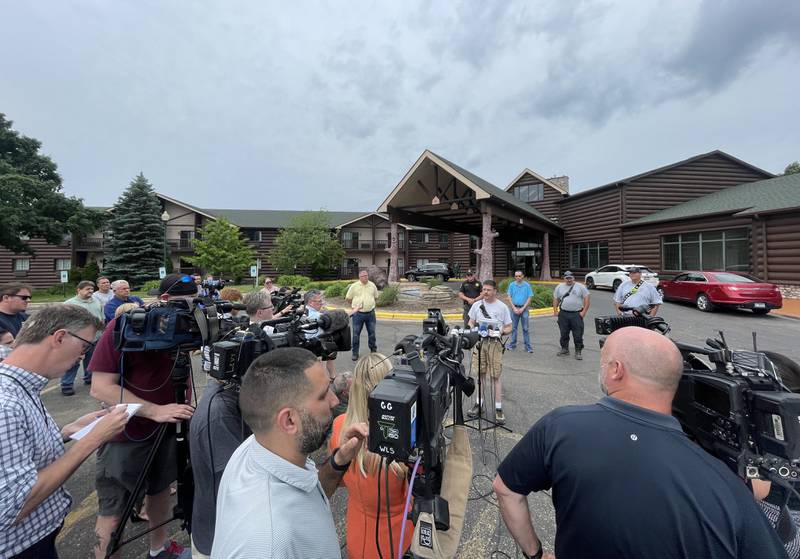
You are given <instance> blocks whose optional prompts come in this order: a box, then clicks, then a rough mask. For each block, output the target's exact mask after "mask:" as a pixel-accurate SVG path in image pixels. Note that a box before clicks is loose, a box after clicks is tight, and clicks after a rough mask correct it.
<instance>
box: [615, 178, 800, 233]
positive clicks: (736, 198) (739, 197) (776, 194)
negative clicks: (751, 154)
mask: <svg viewBox="0 0 800 559" xmlns="http://www.w3.org/2000/svg"><path fill="white" fill-rule="evenodd" d="M798 207H800V173H798V174H794V175H784V176H780V177H775V178H772V179H766V180H761V181H756V182H748V183H745V184H739V185H736V186H731V187H728V188H723V189H722V190H718V191H717V192H713V193H711V194H707V195H706V196H703V197H701V198H695V199H694V200H689V201H688V202H684V203H683V204H678V205H677V206H672V207H671V208H667V209H665V210H661V211H660V212H656V213H654V214H650V215H648V216H645V217H642V218H639V219H637V220H635V221H630V222H628V223H626V224H624V225H623V227H630V226H633V225H644V224H646V223H655V222H659V221H673V220H676V219H688V218H692V217H700V216H703V215H707V214H721V213H730V214H734V215H737V216H745V215H753V214H757V213H770V212H776V211H782V210H786V209H790V208H798Z"/></svg>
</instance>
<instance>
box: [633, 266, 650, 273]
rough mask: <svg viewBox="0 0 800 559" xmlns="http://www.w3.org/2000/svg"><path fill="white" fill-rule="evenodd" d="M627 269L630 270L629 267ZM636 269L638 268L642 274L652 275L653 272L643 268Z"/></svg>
mask: <svg viewBox="0 0 800 559" xmlns="http://www.w3.org/2000/svg"><path fill="white" fill-rule="evenodd" d="M628 268H630V266H628ZM637 268H639V270H641V271H642V273H643V274H652V273H653V270H651V269H650V268H647V267H645V266H637ZM626 271H627V270H626Z"/></svg>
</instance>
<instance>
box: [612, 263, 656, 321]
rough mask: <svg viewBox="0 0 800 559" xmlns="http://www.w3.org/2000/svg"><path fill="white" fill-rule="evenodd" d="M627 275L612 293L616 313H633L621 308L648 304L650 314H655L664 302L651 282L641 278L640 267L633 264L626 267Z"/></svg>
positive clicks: (632, 307)
mask: <svg viewBox="0 0 800 559" xmlns="http://www.w3.org/2000/svg"><path fill="white" fill-rule="evenodd" d="M628 276H629V277H630V279H629V280H627V281H624V282H622V283H621V284H620V286H619V287H618V288H617V292H616V293H615V294H614V307H615V308H616V309H617V314H633V311H630V310H622V308H623V307H625V308H628V309H637V308H639V307H641V306H642V305H650V316H656V313H658V307H659V306H661V303H663V302H664V301H663V300H662V299H661V294H660V293H659V292H658V290H657V289H656V288H655V287H653V284H651V283H647V282H646V281H644V280H643V279H642V270H641V269H640V268H637V267H635V266H634V267H633V268H628Z"/></svg>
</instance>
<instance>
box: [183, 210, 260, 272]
mask: <svg viewBox="0 0 800 559" xmlns="http://www.w3.org/2000/svg"><path fill="white" fill-rule="evenodd" d="M192 247H193V249H194V254H195V256H191V257H189V258H186V260H188V261H189V262H191V263H192V264H194V265H195V266H199V267H200V268H203V269H204V270H205V271H207V272H211V273H213V274H221V275H223V276H233V277H236V276H238V275H240V274H241V273H242V272H243V271H244V270H246V269H247V268H248V267H249V266H251V265H253V264H254V263H255V261H256V253H255V251H254V250H253V249H252V248H251V247H250V245H248V244H247V240H246V239H245V238H244V237H242V235H241V232H240V231H239V228H238V227H236V226H235V225H233V224H232V223H231V222H230V221H228V220H227V219H225V218H219V219H217V220H216V221H209V222H208V223H207V224H206V225H205V227H203V228H202V229H201V230H200V237H199V238H197V239H195V240H194V244H193V245H192Z"/></svg>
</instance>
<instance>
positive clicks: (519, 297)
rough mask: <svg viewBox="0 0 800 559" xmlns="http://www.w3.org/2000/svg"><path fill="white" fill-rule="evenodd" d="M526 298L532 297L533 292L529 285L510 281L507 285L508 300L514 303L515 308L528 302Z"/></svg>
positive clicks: (525, 282)
mask: <svg viewBox="0 0 800 559" xmlns="http://www.w3.org/2000/svg"><path fill="white" fill-rule="evenodd" d="M528 297H533V290H532V289H531V284H529V283H528V282H527V281H523V282H521V283H517V282H516V281H512V282H511V283H510V284H508V298H509V299H511V302H512V303H514V306H515V307H521V306H522V305H524V304H525V301H527V300H528Z"/></svg>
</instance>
